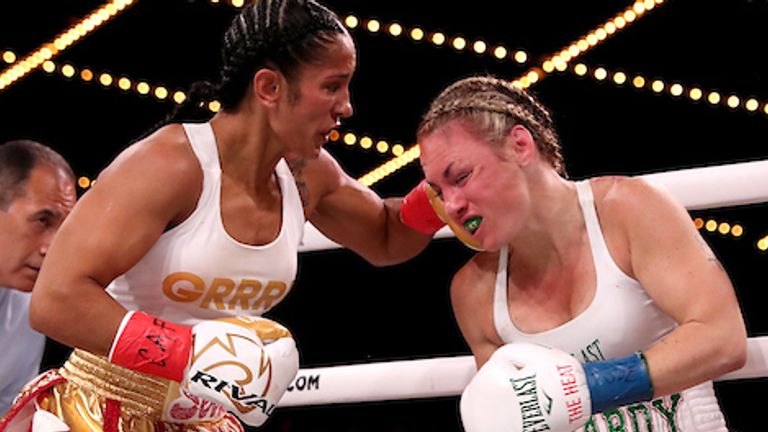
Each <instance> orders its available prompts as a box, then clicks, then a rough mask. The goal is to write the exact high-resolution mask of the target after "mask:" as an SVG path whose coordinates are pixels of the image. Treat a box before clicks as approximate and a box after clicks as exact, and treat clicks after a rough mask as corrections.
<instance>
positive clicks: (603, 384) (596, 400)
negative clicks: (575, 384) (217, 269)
mask: <svg viewBox="0 0 768 432" xmlns="http://www.w3.org/2000/svg"><path fill="white" fill-rule="evenodd" d="M584 373H585V375H586V377H587V386H588V387H589V393H590V398H591V400H592V414H596V413H600V412H603V411H606V410H609V409H611V408H617V407H620V406H624V405H629V404H631V403H635V402H644V401H649V400H651V399H652V398H653V384H652V383H651V376H650V375H649V373H648V363H647V362H646V360H645V356H644V355H643V353H642V352H636V353H634V354H631V355H628V356H626V357H622V358H618V359H614V360H608V361H600V362H594V363H587V364H585V365H584Z"/></svg>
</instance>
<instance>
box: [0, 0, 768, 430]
mask: <svg viewBox="0 0 768 432" xmlns="http://www.w3.org/2000/svg"><path fill="white" fill-rule="evenodd" d="M101 4H102V2H100V1H97V0H68V1H52V0H44V1H39V2H17V1H14V2H5V3H4V5H3V7H2V12H0V50H5V49H8V50H12V51H14V52H15V53H17V55H18V56H19V57H21V56H22V55H24V54H26V53H28V52H30V51H32V50H34V49H36V48H37V47H38V46H39V45H40V44H41V43H43V42H47V41H49V40H52V39H53V38H54V37H55V36H56V35H57V34H58V33H59V32H61V31H62V30H64V29H66V28H68V27H69V26H70V25H71V24H73V23H75V22H76V21H77V20H79V19H80V18H82V17H84V16H86V15H87V14H88V13H89V12H91V11H92V10H94V9H95V8H97V7H99V6H100V5H101ZM326 4H327V5H328V6H330V7H331V8H333V9H334V10H336V11H337V12H338V13H339V14H340V15H342V16H346V15H347V14H348V13H353V14H355V15H356V16H358V17H359V18H361V19H363V20H364V19H368V18H377V19H379V20H381V21H382V22H384V23H389V22H392V21H397V22H399V23H401V24H403V25H404V27H406V28H411V27H413V26H415V25H418V26H421V27H422V28H423V29H425V30H427V31H435V30H440V31H443V32H445V33H446V34H447V35H457V34H461V35H464V36H466V37H467V38H468V39H469V40H471V41H472V40H475V39H478V38H479V39H483V40H485V41H486V42H488V44H489V45H490V46H493V45H494V44H497V43H501V44H504V45H505V46H506V47H507V48H508V49H509V50H511V51H512V50H517V49H522V50H525V51H526V52H527V53H528V55H529V60H528V62H526V63H525V64H524V65H518V64H517V63H514V62H512V61H509V60H507V61H499V60H496V59H494V58H491V57H490V56H488V55H484V56H480V55H476V54H474V53H471V52H468V50H465V52H461V53H457V52H456V51H455V50H453V49H451V48H448V47H441V48H437V47H435V46H433V45H432V44H430V43H427V42H420V43H416V42H413V41H412V40H410V39H409V38H407V37H404V36H401V37H400V38H393V37H391V36H389V35H388V34H385V33H384V32H379V33H378V34H371V33H369V32H368V31H365V30H360V29H357V30H354V31H352V34H353V36H354V37H355V39H356V41H357V44H358V52H359V54H358V55H359V69H358V74H357V76H356V78H355V80H354V82H353V85H352V91H353V103H354V105H355V110H356V113H355V116H354V117H353V118H352V119H350V120H348V121H347V122H346V123H345V125H344V126H343V128H342V131H353V132H356V133H358V134H359V135H368V136H370V137H372V138H374V139H376V140H378V139H386V140H388V141H389V142H390V143H392V142H399V143H403V144H405V145H406V147H409V146H410V145H411V144H412V143H413V141H414V130H415V128H416V125H417V123H418V120H419V116H420V115H421V114H422V113H423V112H424V110H425V109H426V107H427V104H428V103H429V101H430V99H431V98H432V97H434V96H435V95H436V94H437V93H438V92H439V91H440V90H441V89H442V88H443V87H444V86H445V85H447V84H448V83H450V82H452V81H454V80H456V79H457V78H461V77H464V76H466V75H469V74H478V73H493V74H496V75H499V76H502V77H507V78H516V77H518V76H519V75H520V74H522V73H523V72H525V71H527V70H528V68H530V67H531V66H534V65H537V64H540V61H541V59H543V58H544V56H546V55H548V54H550V53H552V52H554V51H559V50H560V49H562V48H563V47H565V46H568V45H569V44H570V43H572V42H573V41H575V40H577V39H578V38H579V37H581V36H582V35H584V34H586V33H587V32H588V31H589V30H592V29H593V28H595V27H597V26H598V25H600V24H602V23H603V22H605V21H606V20H607V19H609V18H611V17H613V16H614V15H615V14H616V13H618V12H619V11H621V10H623V9H624V8H625V7H627V6H629V5H630V2H629V1H606V0H602V1H591V2H573V1H554V0H546V1H544V0H539V1H535V2H533V1H531V2H522V1H517V2H501V1H496V2H494V1H483V0H476V1H471V2H447V1H437V0H410V1H402V0H392V1H383V0H375V1H362V0H357V1H352V0H335V1H333V0H328V1H327V2H326ZM235 13H236V10H235V9H234V8H232V7H231V6H229V5H226V4H212V3H210V2H208V1H203V0H199V1H193V0H162V1H159V0H158V1H149V0H144V1H138V2H137V3H136V4H135V5H134V6H132V7H130V8H129V9H127V10H126V11H125V12H124V13H122V14H121V15H118V16H117V17H116V18H115V19H113V20H112V21H110V22H108V23H107V24H106V25H105V26H104V27H102V28H99V29H97V30H96V31H94V32H93V33H91V34H90V35H88V36H86V37H85V38H84V39H82V40H81V41H79V42H77V43H76V44H74V45H73V46H72V47H71V48H69V49H68V50H66V51H64V52H63V53H62V54H61V55H59V56H58V57H57V58H56V59H55V61H56V62H57V63H59V64H62V63H65V62H68V63H71V64H72V65H74V66H76V67H77V68H78V70H80V69H82V68H84V67H88V68H91V69H92V70H94V71H95V72H102V71H109V72H111V73H113V74H115V75H118V76H127V77H130V78H132V79H134V80H139V79H143V80H146V81H148V82H149V83H151V84H163V85H165V86H167V87H168V88H169V89H171V90H176V89H185V88H186V87H187V86H188V85H189V84H190V83H192V82H193V81H196V80H199V79H215V78H216V71H217V68H218V64H219V54H218V49H219V43H220V39H221V34H222V32H223V30H224V28H225V27H226V26H227V25H228V22H229V20H230V19H231V18H232V17H233V16H234V14H235ZM766 20H768V2H766V1H765V0H761V1H758V0H751V1H747V0H721V1H715V0H674V1H668V2H666V3H665V4H662V5H661V6H659V7H657V8H656V9H654V10H653V11H651V12H650V13H648V14H647V15H646V16H643V17H641V19H639V20H638V21H636V22H635V23H633V24H631V25H629V26H628V27H627V28H626V29H624V30H623V31H620V32H618V33H617V34H615V35H614V36H613V37H610V38H609V39H608V40H606V41H605V42H603V43H601V44H599V45H598V46H597V47H595V48H593V49H592V50H590V51H588V52H587V53H586V54H584V55H583V56H581V57H580V58H579V59H578V60H577V62H578V61H582V62H584V63H585V64H587V65H589V66H590V67H595V66H604V67H606V68H607V69H608V70H609V71H615V70H623V71H626V72H627V74H628V75H629V76H630V77H632V76H634V74H636V73H641V74H642V75H643V76H645V77H646V79H648V80H650V79H656V78H659V79H663V80H665V81H666V82H668V83H669V82H680V83H681V84H683V85H684V86H686V88H688V87H690V86H693V85H696V86H698V87H700V88H702V89H705V90H718V91H720V92H721V94H723V95H725V96H727V95H730V94H736V95H739V96H740V97H741V98H742V100H744V99H745V98H747V97H755V98H756V99H757V100H758V101H760V102H761V105H760V110H758V111H757V112H754V113H750V112H748V111H747V110H745V109H744V108H737V109H730V108H727V107H726V106H725V105H724V104H723V103H721V104H719V105H718V106H712V105H710V104H708V103H705V102H701V101H700V102H692V101H690V100H689V99H687V98H685V97H673V96H671V95H670V94H669V93H668V92H666V91H665V92H663V93H661V94H656V93H654V92H652V91H650V90H649V89H648V88H647V87H646V88H645V89H642V90H638V89H635V88H634V87H632V86H631V85H629V84H624V85H623V86H617V85H614V84H613V83H611V82H610V80H606V81H604V82H599V81H597V80H595V79H594V78H590V77H577V76H576V75H575V74H573V73H571V72H564V73H555V74H552V75H550V76H548V77H547V78H546V79H545V80H543V81H541V82H540V83H538V84H537V85H536V86H535V87H534V88H533V92H534V93H535V94H537V95H538V96H539V98H540V99H541V100H542V101H543V102H544V103H545V104H547V105H548V106H549V107H550V108H551V109H552V111H553V112H554V116H555V120H556V123H557V124H558V127H559V131H560V135H561V137H562V140H563V143H564V146H565V148H564V151H565V158H566V163H567V166H568V170H569V173H570V175H571V177H572V178H575V179H578V178H584V177H589V176H594V175H601V174H626V175H637V174H644V173H649V172H655V171H666V170H672V169H678V168H688V167H697V166H705V165H715V164H724V163H733V162H741V161H749V160H762V159H765V158H766V157H768V144H767V143H766V141H765V135H766V131H768V115H766V114H765V113H764V112H763V111H762V108H763V105H764V104H765V102H766V100H768V79H767V78H766V77H767V75H766V72H768V70H766V69H767V68H766V60H765V49H766V39H767V36H766V31H765V25H766ZM0 65H1V66H3V67H4V63H2V64H0ZM171 107H172V103H171V102H168V101H166V102H160V101H158V100H157V99H155V98H152V97H149V96H140V95H138V94H137V93H136V92H135V91H129V92H124V91H122V90H119V89H117V88H116V87H115V86H114V85H113V86H111V87H109V88H105V87H103V86H101V85H99V84H96V83H85V82H83V81H82V80H80V79H78V78H73V79H66V78H64V77H63V76H62V75H61V74H60V73H59V72H55V73H53V74H47V73H44V72H42V71H35V72H32V73H31V74H29V75H28V76H26V77H24V78H22V79H21V80H20V81H19V82H17V83H16V84H14V85H13V86H11V87H9V88H8V89H5V90H2V91H0V115H1V118H2V120H1V121H0V141H6V140H9V139H15V138H31V139H36V140H39V141H41V142H44V143H47V144H49V145H51V146H52V147H54V148H56V149H57V150H59V151H60V152H61V153H62V154H63V155H64V156H65V157H66V158H67V159H69V160H70V162H71V163H72V165H73V168H74V169H75V171H76V173H77V174H78V175H85V176H88V177H91V178H93V177H96V176H97V175H98V173H99V171H100V170H101V169H103V168H104V167H105V166H106V165H107V164H108V163H109V162H110V160H111V159H112V158H113V157H114V156H115V155H116V154H117V153H119V152H120V151H121V150H122V149H123V148H125V146H127V145H128V144H129V143H130V142H131V141H132V140H133V139H135V138H136V137H137V136H139V135H142V134H144V133H145V132H146V131H147V130H148V129H150V128H151V127H152V126H153V125H154V124H155V123H156V122H158V121H159V120H160V119H161V118H162V117H163V116H164V115H165V114H166V113H167V112H168V111H169V110H170V109H171ZM327 148H328V149H329V150H330V151H331V152H332V153H333V154H334V155H335V156H336V157H337V158H338V159H339V161H340V162H341V164H342V166H343V167H344V168H345V169H347V170H348V172H350V174H351V175H353V176H354V177H358V176H361V175H363V174H365V173H366V172H368V171H369V170H371V169H373V168H375V167H376V166H378V165H379V164H381V163H382V162H384V161H386V160H387V159H388V158H389V157H391V155H390V156H387V155H382V154H380V153H378V152H376V151H375V150H363V149H361V148H360V147H359V146H355V147H348V146H346V145H344V144H340V143H329V144H328V146H327ZM412 165H413V166H409V167H407V168H405V169H403V170H401V171H399V172H398V173H397V174H395V175H393V176H392V177H391V178H388V179H385V180H383V181H381V182H380V183H377V184H376V185H374V187H373V188H374V189H375V190H376V191H378V192H379V193H381V194H382V195H385V196H391V195H402V194H403V193H405V192H406V191H407V190H409V188H410V187H411V186H413V185H414V184H415V183H416V182H417V181H418V179H419V176H420V174H421V173H420V171H419V169H418V166H417V164H412ZM766 188H768V185H766ZM702 193H703V194H706V190H702ZM692 216H701V217H705V218H715V219H717V220H724V221H728V222H730V223H740V224H742V225H743V226H744V228H745V234H744V236H743V237H741V238H739V239H736V238H733V237H732V236H723V235H720V234H716V233H715V234H713V233H708V232H703V235H704V237H705V238H706V239H707V241H708V242H709V243H710V244H711V245H712V246H713V248H714V249H715V252H716V253H717V254H718V256H719V257H720V258H721V260H722V261H723V264H724V266H725V267H726V269H727V270H728V271H729V273H730V274H731V275H732V277H733V280H734V283H735V286H736V289H737V294H738V296H739V299H740V301H741V304H742V307H743V310H744V313H745V316H746V319H747V325H748V330H749V333H750V335H752V336H757V335H763V334H768V329H766V327H767V324H768V323H767V322H766V320H765V319H764V318H763V312H762V310H763V307H764V304H765V303H763V301H762V297H761V295H760V291H761V290H762V289H765V287H766V282H765V276H764V273H763V272H762V270H763V269H764V268H765V267H766V264H767V263H768V255H767V254H765V253H762V252H760V251H759V250H758V249H757V248H756V247H755V243H756V241H757V239H759V238H760V237H762V236H765V235H766V234H768V218H766V216H768V208H767V206H766V205H752V206H746V207H739V208H730V209H713V210H706V211H696V212H693V213H692ZM659 222H660V223H663V221H659ZM469 256H470V253H469V252H468V251H467V250H466V249H465V248H463V247H462V246H461V245H459V244H458V243H457V242H456V241H454V240H451V239H447V240H437V241H435V242H434V243H433V244H432V245H431V246H430V247H429V248H428V249H427V250H426V251H425V252H424V253H423V254H422V255H421V256H419V257H418V258H416V259H414V260H413V261H411V262H408V263H405V264H402V265H398V266H394V267H390V268H384V269H376V268H373V267H371V266H370V265H368V264H366V263H365V262H364V261H362V260H361V259H360V258H358V257H356V256H354V255H352V254H351V253H350V252H348V251H345V250H336V251H325V252H313V253H306V254H303V255H302V256H301V258H300V270H299V278H298V283H297V286H296V287H295V288H294V290H293V291H292V294H291V295H289V296H288V298H287V299H286V300H285V301H284V302H283V303H282V304H280V305H279V306H277V307H276V308H275V309H274V310H273V311H272V312H271V316H272V317H274V318H276V319H278V320H279V321H281V322H284V323H287V324H288V326H289V327H290V328H291V329H292V330H293V332H294V334H295V336H296V338H297V340H298V341H299V345H300V348H301V351H302V363H303V366H305V367H314V366H327V365H331V364H339V363H345V364H350V363H360V362H368V361H382V360H393V359H408V358H427V357H435V356H443V355H465V354H467V353H468V350H467V348H466V345H465V344H464V343H463V341H462V340H461V337H460V334H459V332H458V330H457V328H456V325H455V323H454V321H453V317H452V315H451V309H450V304H449V300H448V284H449V281H450V277H451V275H452V274H453V273H454V271H455V270H456V269H458V267H459V266H460V265H461V264H462V263H463V262H465V261H466V260H467V259H468V258H469ZM62 356H63V350H62V349H61V347H56V346H55V345H54V346H53V347H52V349H51V350H49V352H48V354H47V356H46V362H47V363H48V364H50V365H54V364H57V363H58V362H60V361H61V359H62V358H63V357H62ZM717 388H718V392H719V395H720V396H721V403H722V405H723V407H724V410H725V412H726V415H727V419H728V421H729V423H730V425H731V427H732V428H733V429H734V430H739V431H752V430H763V428H762V427H760V426H759V425H760V422H761V421H763V418H764V417H763V415H762V414H763V412H762V411H763V410H762V405H760V404H759V401H760V400H763V399H764V398H763V395H764V394H765V393H766V390H768V383H766V382H765V381H763V380H755V381H741V382H730V383H723V384H718V385H717ZM748 395H754V396H757V398H756V399H755V398H753V397H751V396H748ZM265 429H266V430H275V431H282V430H301V431H325V430H329V431H330V430H334V431H411V430H413V431H416V430H423V431H432V430H446V431H451V430H459V429H460V427H459V426H458V415H457V400H456V399H455V398H443V399H436V400H419V401H398V402H386V403H371V404H358V405H344V406H337V407H307V408H290V409H288V408H286V409H282V410H279V411H278V414H276V416H275V418H274V419H273V420H272V421H271V422H270V424H269V425H268V426H267V427H266V428H265Z"/></svg>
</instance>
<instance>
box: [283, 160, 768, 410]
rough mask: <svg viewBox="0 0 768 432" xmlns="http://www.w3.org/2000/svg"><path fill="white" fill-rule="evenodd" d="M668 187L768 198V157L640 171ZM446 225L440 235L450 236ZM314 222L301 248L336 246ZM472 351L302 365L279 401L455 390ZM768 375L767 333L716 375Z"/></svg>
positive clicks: (725, 200) (732, 202)
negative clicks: (732, 367) (741, 361)
mask: <svg viewBox="0 0 768 432" xmlns="http://www.w3.org/2000/svg"><path fill="white" fill-rule="evenodd" d="M639 177H641V178H644V179H646V180H647V181H649V182H651V183H653V184H656V185H658V186H661V187H664V188H666V189H667V190H668V191H670V192H671V193H672V195H674V196H675V197H677V199H678V200H679V201H680V202H681V203H682V204H683V205H684V206H685V207H686V208H687V209H689V210H695V209H705V208H719V207H729V206H736V205H747V204H755V203H761V202H766V201H768V160H764V161H756V162H744V163H736V164H730V165H719V166H711V167H704V168H692V169H682V170H677V171H668V172H661V173H655V174H648V175H643V176H639ZM450 236H452V233H451V232H450V230H448V229H447V228H444V229H443V230H441V231H440V232H438V234H437V236H436V237H450ZM339 247H340V246H339V245H338V244H337V243H334V242H333V241H331V240H329V239H328V238H327V237H325V236H324V235H323V234H321V233H320V232H319V231H318V230H317V229H315V228H314V227H313V226H312V225H311V224H309V223H308V224H307V225H306V229H305V232H304V241H303V244H302V246H301V248H300V250H301V251H302V252H306V251H315V250H326V249H336V248H339ZM475 370H476V369H475V362H474V359H473V358H472V356H456V357H438V358H432V359H420V360H401V361H390V362H378V363H368V364H357V365H346V366H332V367H324V368H311V369H301V370H299V373H298V375H297V376H296V379H295V380H294V382H293V383H292V384H291V386H290V388H289V390H288V392H286V393H285V395H284V396H283V398H282V399H281V400H280V403H279V405H280V406H305V405H327V404H338V403H360V402H374V401H384V400H401V399H416V398H431V397H444V396H457V395H459V394H461V392H462V391H463V389H464V387H465V386H466V385H467V384H468V383H469V381H470V379H471V378H472V376H473V375H474V373H475ZM762 377H768V336H761V337H753V338H750V339H749V341H748V347H747V363H746V365H745V366H744V367H743V368H741V369H739V370H737V371H735V372H731V373H729V374H726V375H723V376H722V377H720V378H718V379H717V381H728V380H738V379H749V378H762Z"/></svg>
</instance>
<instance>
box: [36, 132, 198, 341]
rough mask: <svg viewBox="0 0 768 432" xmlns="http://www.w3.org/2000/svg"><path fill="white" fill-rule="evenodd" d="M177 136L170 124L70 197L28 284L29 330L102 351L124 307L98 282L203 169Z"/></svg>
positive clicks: (184, 203) (159, 229)
mask: <svg viewBox="0 0 768 432" xmlns="http://www.w3.org/2000/svg"><path fill="white" fill-rule="evenodd" d="M174 128H175V129H174ZM179 134H181V135H179ZM182 136H183V131H180V127H178V126H170V127H167V128H164V130H163V131H161V132H159V133H157V134H155V135H153V136H152V137H150V138H148V139H147V140H145V141H143V142H140V143H138V144H136V145H134V146H133V147H132V148H130V149H128V150H127V151H125V152H123V153H122V154H121V155H120V156H119V157H118V158H117V159H116V160H115V162H113V163H112V164H111V165H110V166H109V167H108V168H107V169H106V170H105V171H104V172H103V173H102V175H100V176H99V181H98V183H97V185H96V186H94V188H93V189H91V190H89V191H88V192H87V193H86V194H85V195H84V196H83V197H82V198H81V200H80V201H79V202H78V203H77V204H76V205H75V208H74V209H73V211H72V213H71V214H70V215H69V217H68V218H67V219H66V221H65V222H64V224H63V225H62V227H61V229H60V230H59V232H58V233H57V236H56V238H55V239H54V241H53V243H52V245H51V248H50V250H49V252H48V255H47V257H46V259H45V262H44V265H43V268H42V269H41V272H40V276H39V278H38V280H37V283H36V285H35V289H34V291H33V295H32V301H31V305H30V321H31V323H32V325H33V327H34V328H35V329H36V330H38V331H40V332H42V333H45V334H46V335H48V336H50V337H51V338H53V339H56V340H58V341H60V342H62V343H65V344H67V345H70V346H73V347H78V348H84V349H86V350H89V351H91V352H94V353H97V354H102V355H103V354H106V353H107V352H108V350H109V348H110V345H111V343H112V339H113V338H114V336H115V334H116V332H117V328H118V326H119V324H120V321H121V320H122V318H123V316H124V315H125V312H126V311H125V309H124V308H123V307H122V306H120V305H119V304H118V303H117V302H116V301H114V300H113V299H112V297H110V296H109V294H107V293H106V292H105V291H104V288H105V287H106V286H107V285H108V284H109V283H110V282H111V281H112V280H113V279H114V278H116V277H117V276H119V275H121V274H122V273H124V272H126V271H127V270H128V269H130V268H131V267H132V266H133V265H134V264H136V263H137V262H138V261H139V260H140V259H141V258H142V257H143V256H144V254H145V253H146V252H147V251H148V250H149V249H150V248H151V247H152V245H153V244H154V243H155V242H156V241H157V239H158V238H159V237H160V235H161V234H162V233H163V231H164V230H165V229H166V227H167V226H169V225H171V224H174V223H175V222H178V220H179V219H180V218H183V217H185V215H186V214H188V213H189V212H190V211H191V210H190V206H191V208H194V205H195V203H196V201H197V196H199V191H200V188H201V185H202V174H201V173H200V169H199V165H198V166H196V165H195V164H197V160H196V159H194V155H193V154H192V153H191V149H189V147H188V146H184V145H183V142H182V143H180V142H179V140H181V139H183V138H180V137H182ZM190 157H191V159H190Z"/></svg>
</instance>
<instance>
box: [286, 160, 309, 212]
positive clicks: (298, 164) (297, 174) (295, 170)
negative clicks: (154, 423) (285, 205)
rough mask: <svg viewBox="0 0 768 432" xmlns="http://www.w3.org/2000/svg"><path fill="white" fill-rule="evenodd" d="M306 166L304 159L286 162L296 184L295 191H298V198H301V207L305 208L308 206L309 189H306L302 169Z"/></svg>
mask: <svg viewBox="0 0 768 432" xmlns="http://www.w3.org/2000/svg"><path fill="white" fill-rule="evenodd" d="M306 166H307V160H306V159H304V158H296V159H292V160H290V161H288V167H289V168H290V169H291V173H292V174H293V180H294V181H295V182H296V189H298V191H299V197H300V198H301V205H302V206H303V207H304V208H306V207H307V205H309V188H308V187H307V181H306V179H305V178H304V168H305V167H306Z"/></svg>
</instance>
